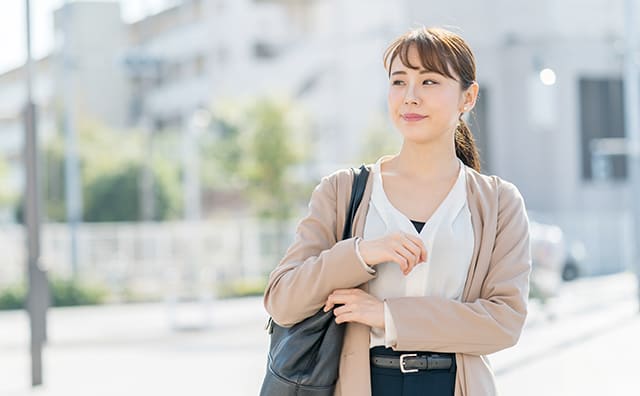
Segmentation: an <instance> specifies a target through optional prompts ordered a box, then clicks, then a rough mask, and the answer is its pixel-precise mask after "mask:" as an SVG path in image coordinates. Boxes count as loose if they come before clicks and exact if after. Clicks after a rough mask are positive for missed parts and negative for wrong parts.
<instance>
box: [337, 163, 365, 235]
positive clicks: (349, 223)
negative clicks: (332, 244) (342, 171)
mask: <svg viewBox="0 0 640 396" xmlns="http://www.w3.org/2000/svg"><path fill="white" fill-rule="evenodd" d="M351 171H352V172H353V186H352V187H351V200H350V201H349V210H348V211H347V218H346V219H345V222H344V229H343V231H342V239H349V238H350V237H351V236H352V235H351V232H352V228H353V219H354V217H355V216H356V210H358V207H359V206H360V202H361V201H362V197H363V196H364V189H365V187H366V186H367V179H368V178H369V169H368V168H367V167H366V166H365V165H364V164H362V165H361V166H360V168H359V169H355V168H351Z"/></svg>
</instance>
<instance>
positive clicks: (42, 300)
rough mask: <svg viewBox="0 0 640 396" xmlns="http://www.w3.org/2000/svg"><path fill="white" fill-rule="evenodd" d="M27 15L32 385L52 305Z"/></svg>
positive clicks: (39, 372)
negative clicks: (44, 262) (44, 257)
mask: <svg viewBox="0 0 640 396" xmlns="http://www.w3.org/2000/svg"><path fill="white" fill-rule="evenodd" d="M25 5H26V16H27V61H26V63H25V72H26V81H27V103H26V106H25V110H24V118H25V150H24V161H25V168H26V174H27V178H26V183H25V185H26V188H25V195H24V196H25V205H24V206H25V216H24V218H25V224H26V227H27V268H28V270H27V272H28V279H29V283H28V292H27V304H26V305H27V312H28V314H29V326H30V336H31V339H30V349H31V385H32V386H36V385H42V347H43V345H44V343H45V341H46V338H47V307H48V306H49V300H50V296H49V283H48V280H47V274H46V272H45V271H43V270H42V268H41V267H40V206H41V205H40V179H39V172H38V164H39V161H38V156H39V155H38V154H39V153H38V134H37V130H36V127H37V125H36V106H35V104H34V102H33V95H32V92H33V87H32V77H33V65H32V57H31V7H30V3H29V0H25Z"/></svg>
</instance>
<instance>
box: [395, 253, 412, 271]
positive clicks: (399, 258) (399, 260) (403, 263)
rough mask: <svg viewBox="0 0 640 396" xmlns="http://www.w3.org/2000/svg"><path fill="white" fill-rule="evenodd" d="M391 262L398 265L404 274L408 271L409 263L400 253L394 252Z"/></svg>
mask: <svg viewBox="0 0 640 396" xmlns="http://www.w3.org/2000/svg"><path fill="white" fill-rule="evenodd" d="M392 261H394V262H396V263H398V265H399V266H400V270H401V271H402V272H403V273H404V272H406V271H407V269H409V262H408V261H407V259H406V258H404V257H403V256H402V255H401V254H400V253H397V252H394V253H393V259H392Z"/></svg>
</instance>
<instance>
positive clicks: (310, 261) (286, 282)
mask: <svg viewBox="0 0 640 396" xmlns="http://www.w3.org/2000/svg"><path fill="white" fill-rule="evenodd" d="M345 176H346V175H345ZM345 179H346V177H345ZM351 179H352V178H349V180H348V181H345V183H350V181H351ZM337 183H338V173H334V174H333V175H330V176H327V177H325V178H323V179H322V181H321V182H320V184H319V185H318V186H317V187H316V188H315V190H314V191H313V193H312V195H311V200H310V202H309V211H308V213H307V215H306V217H304V218H303V219H302V220H301V221H300V223H299V224H298V226H297V229H296V236H295V240H294V242H293V244H292V245H291V246H290V247H289V249H288V250H287V252H286V254H285V256H284V258H283V259H282V261H281V262H280V264H279V265H278V266H277V267H276V268H275V269H274V270H273V271H272V272H271V274H270V276H269V282H268V284H267V287H266V289H265V294H264V306H265V308H266V310H267V312H268V313H269V314H270V315H271V317H272V318H273V320H274V321H275V322H276V323H278V324H279V325H281V326H293V325H294V324H296V323H298V322H300V321H302V320H304V319H305V318H307V317H309V316H311V315H313V314H315V313H316V312H317V311H318V310H319V309H320V308H321V307H322V306H323V305H324V303H325V302H326V300H327V297H328V296H329V294H331V293H332V292H333V291H334V290H336V289H343V288H351V287H356V286H358V285H361V284H362V283H365V282H367V281H368V280H370V279H373V278H374V277H375V273H370V272H369V271H367V269H366V268H365V266H364V265H363V264H362V262H361V260H360V259H359V258H358V254H357V253H356V238H349V239H345V240H341V241H338V237H337V235H336V223H337V221H336V217H337V213H338V211H337V210H336V209H337V206H336V205H337V202H338V201H342V200H338V199H337V191H338V188H337ZM342 190H343V189H341V191H342ZM346 202H348V199H347V200H346ZM345 206H346V204H345Z"/></svg>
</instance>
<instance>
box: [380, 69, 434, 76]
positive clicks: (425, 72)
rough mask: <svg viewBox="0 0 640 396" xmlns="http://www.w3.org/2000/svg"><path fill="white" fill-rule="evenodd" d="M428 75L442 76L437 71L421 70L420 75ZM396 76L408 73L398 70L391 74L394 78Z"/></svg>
mask: <svg viewBox="0 0 640 396" xmlns="http://www.w3.org/2000/svg"><path fill="white" fill-rule="evenodd" d="M427 73H435V74H440V73H438V72H436V71H430V70H425V69H422V70H420V74H427ZM396 74H407V72H406V71H404V70H396V71H394V72H393V73H391V75H392V76H395V75H396Z"/></svg>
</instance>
